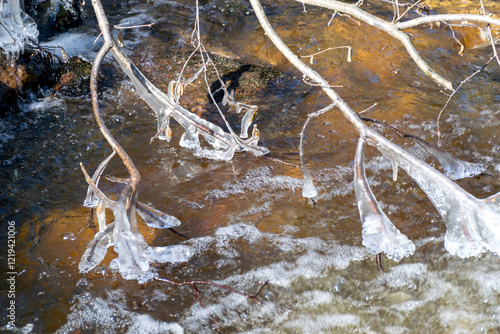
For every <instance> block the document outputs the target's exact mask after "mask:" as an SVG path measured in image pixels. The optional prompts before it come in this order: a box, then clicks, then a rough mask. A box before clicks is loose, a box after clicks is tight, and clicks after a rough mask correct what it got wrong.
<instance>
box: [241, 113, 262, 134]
mask: <svg viewBox="0 0 500 334" xmlns="http://www.w3.org/2000/svg"><path fill="white" fill-rule="evenodd" d="M257 109H258V108H257V106H254V107H252V108H248V111H247V112H246V113H245V116H243V118H242V119H241V133H240V138H248V128H250V125H251V124H252V122H253V119H254V117H255V114H256V113H257Z"/></svg>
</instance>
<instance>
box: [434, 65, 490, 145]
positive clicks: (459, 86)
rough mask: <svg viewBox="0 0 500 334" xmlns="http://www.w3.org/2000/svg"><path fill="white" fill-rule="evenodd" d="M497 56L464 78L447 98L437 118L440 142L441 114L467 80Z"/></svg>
mask: <svg viewBox="0 0 500 334" xmlns="http://www.w3.org/2000/svg"><path fill="white" fill-rule="evenodd" d="M494 58H495V56H493V57H491V58H490V60H488V62H487V63H486V64H485V65H484V66H483V67H481V68H480V69H479V70H477V71H475V72H474V73H472V74H471V75H469V76H468V77H467V78H465V79H464V80H462V82H461V83H460V84H459V85H458V87H457V88H456V89H455V90H454V91H453V92H452V93H451V94H450V96H449V97H448V100H446V103H445V104H444V106H443V108H442V109H441V110H440V111H439V114H438V117H437V120H436V124H437V136H438V142H440V141H441V128H440V120H441V115H442V114H443V111H444V110H445V109H446V107H447V106H448V103H450V101H451V99H452V98H453V96H454V95H455V94H456V93H457V92H458V91H459V90H460V88H462V86H463V85H464V84H465V83H466V82H467V81H469V80H470V79H472V77H473V76H475V75H476V74H478V73H479V72H481V71H482V70H484V69H485V68H486V66H488V64H489V63H490V62H491V61H492V60H493V59H494Z"/></svg>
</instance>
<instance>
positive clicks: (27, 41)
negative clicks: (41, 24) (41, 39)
mask: <svg viewBox="0 0 500 334" xmlns="http://www.w3.org/2000/svg"><path fill="white" fill-rule="evenodd" d="M21 4H22V1H15V0H0V48H2V49H3V50H4V51H5V52H6V54H7V55H9V56H11V57H13V58H17V55H18V54H19V53H20V52H22V51H23V50H24V48H25V46H26V45H35V43H36V42H37V41H38V29H37V27H36V23H35V21H34V20H33V19H32V18H31V17H30V16H29V15H28V14H26V13H25V12H24V11H23V9H22V8H21Z"/></svg>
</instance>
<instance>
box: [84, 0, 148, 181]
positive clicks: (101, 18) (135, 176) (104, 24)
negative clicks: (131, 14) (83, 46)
mask: <svg viewBox="0 0 500 334" xmlns="http://www.w3.org/2000/svg"><path fill="white" fill-rule="evenodd" d="M92 5H93V7H94V10H95V13H96V16H97V20H98V22H99V28H100V29H101V32H102V35H103V38H104V44H103V46H102V47H101V49H100V50H99V52H98V53H97V55H96V57H95V59H94V63H93V64H92V72H91V74H90V92H91V96H92V108H93V110H94V116H95V119H96V121H97V125H98V126H99V130H101V132H102V134H103V135H104V137H105V138H106V140H107V141H108V143H109V144H110V145H111V147H113V149H114V150H115V151H116V153H118V155H119V156H120V158H121V159H122V161H123V164H124V165H125V166H126V167H127V170H128V172H129V174H130V178H131V183H132V184H133V186H134V188H135V185H137V183H138V182H139V180H140V178H141V175H140V174H139V171H138V170H137V168H136V167H135V165H134V162H133V161H132V159H131V158H130V157H129V155H128V154H127V152H125V150H124V149H123V148H122V147H121V146H120V144H119V143H118V142H117V141H116V139H115V138H114V137H113V135H112V134H111V133H110V132H109V130H108V128H107V127H106V124H105V123H104V120H103V119H102V116H101V113H100V108H99V97H98V93H97V76H98V74H99V69H100V67H101V63H102V60H103V59H104V57H105V56H106V54H107V53H108V52H109V50H111V49H112V48H113V45H114V41H113V37H112V36H111V32H110V26H109V22H108V20H107V18H106V15H105V13H104V9H103V7H102V4H101V1H100V0H92Z"/></svg>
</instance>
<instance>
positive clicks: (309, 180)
mask: <svg viewBox="0 0 500 334" xmlns="http://www.w3.org/2000/svg"><path fill="white" fill-rule="evenodd" d="M334 106H335V105H334V104H331V105H329V106H327V107H325V108H323V109H320V110H318V111H316V112H313V113H310V114H309V115H307V119H306V121H305V122H304V126H303V127H302V131H301V132H300V145H299V155H300V170H301V171H302V176H303V178H304V183H303V186H302V196H304V197H307V198H314V197H316V196H317V195H318V191H317V190H316V186H315V185H314V181H313V177H312V175H311V172H310V171H309V168H307V165H306V163H305V161H304V136H305V132H306V127H307V124H309V121H310V120H311V118H313V117H317V116H319V115H321V114H324V113H325V112H327V111H328V110H330V109H332V108H333V107H334Z"/></svg>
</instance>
